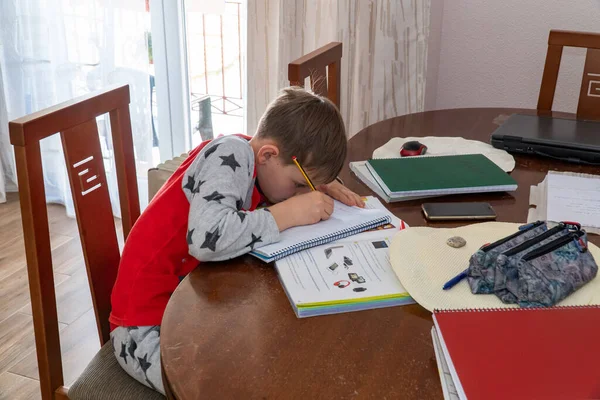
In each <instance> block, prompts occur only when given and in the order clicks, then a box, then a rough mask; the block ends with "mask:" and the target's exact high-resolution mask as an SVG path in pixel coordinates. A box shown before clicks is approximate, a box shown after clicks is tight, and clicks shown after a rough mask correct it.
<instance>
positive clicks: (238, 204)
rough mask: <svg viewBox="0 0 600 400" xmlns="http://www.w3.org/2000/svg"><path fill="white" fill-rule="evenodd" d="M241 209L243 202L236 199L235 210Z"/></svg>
mask: <svg viewBox="0 0 600 400" xmlns="http://www.w3.org/2000/svg"><path fill="white" fill-rule="evenodd" d="M242 207H244V200H242V199H237V200H236V201H235V208H237V210H238V211H240V210H241V209H242Z"/></svg>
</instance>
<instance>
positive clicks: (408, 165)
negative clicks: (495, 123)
mask: <svg viewBox="0 0 600 400" xmlns="http://www.w3.org/2000/svg"><path fill="white" fill-rule="evenodd" d="M367 168H368V170H369V172H370V173H371V174H372V175H373V178H374V179H375V181H377V183H378V184H379V185H380V186H381V188H382V189H383V191H384V192H385V193H386V194H387V195H388V196H390V197H391V198H401V197H406V196H437V195H446V194H461V193H482V192H504V191H507V192H508V191H514V190H516V189H517V182H516V181H515V180H514V179H513V178H512V177H511V176H510V175H508V174H507V173H506V172H504V171H503V170H502V169H501V168H500V167H498V166H497V165H496V164H494V163H493V162H492V161H490V159H489V158H487V157H486V156H484V155H483V154H465V155H453V156H429V157H403V158H387V159H374V160H368V161H367Z"/></svg>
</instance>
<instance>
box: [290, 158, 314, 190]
mask: <svg viewBox="0 0 600 400" xmlns="http://www.w3.org/2000/svg"><path fill="white" fill-rule="evenodd" d="M292 160H293V161H294V164H296V166H297V167H298V169H299V170H300V172H301V173H302V176H304V179H306V183H308V187H310V189H311V190H317V189H315V185H313V183H312V182H311V181H310V178H309V177H308V175H307V174H306V171H304V168H302V165H300V163H299V162H298V159H297V158H296V156H293V157H292Z"/></svg>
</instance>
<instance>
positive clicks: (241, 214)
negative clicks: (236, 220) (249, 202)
mask: <svg viewBox="0 0 600 400" xmlns="http://www.w3.org/2000/svg"><path fill="white" fill-rule="evenodd" d="M236 214H237V216H238V217H240V222H242V223H243V222H244V220H245V219H246V213H245V212H243V211H238V212H237V213H236Z"/></svg>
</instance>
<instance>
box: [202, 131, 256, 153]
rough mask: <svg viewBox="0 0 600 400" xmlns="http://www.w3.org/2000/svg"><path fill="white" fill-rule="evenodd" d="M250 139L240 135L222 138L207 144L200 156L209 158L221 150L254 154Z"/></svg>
mask: <svg viewBox="0 0 600 400" xmlns="http://www.w3.org/2000/svg"><path fill="white" fill-rule="evenodd" d="M249 139H250V138H249V137H241V136H238V135H227V136H220V137H218V138H216V139H213V140H211V141H210V142H209V143H207V144H206V145H205V146H204V147H203V148H202V150H201V151H200V153H199V154H198V156H204V157H205V158H208V156H209V155H210V154H212V153H214V152H215V151H216V150H217V149H219V148H220V149H221V150H226V151H232V152H235V153H242V154H243V153H248V154H251V153H252V154H253V153H254V152H253V150H252V146H250V140H249ZM207 153H208V155H207Z"/></svg>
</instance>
